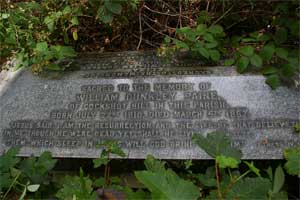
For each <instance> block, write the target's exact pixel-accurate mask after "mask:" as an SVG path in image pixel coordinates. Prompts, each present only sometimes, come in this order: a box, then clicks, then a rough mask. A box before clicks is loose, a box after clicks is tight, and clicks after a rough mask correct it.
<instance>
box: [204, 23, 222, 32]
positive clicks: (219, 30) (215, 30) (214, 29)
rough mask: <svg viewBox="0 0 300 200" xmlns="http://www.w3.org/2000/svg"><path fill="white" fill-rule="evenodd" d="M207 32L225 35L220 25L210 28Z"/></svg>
mask: <svg viewBox="0 0 300 200" xmlns="http://www.w3.org/2000/svg"><path fill="white" fill-rule="evenodd" d="M207 31H208V32H210V33H213V34H219V33H223V27H222V26H220V25H212V26H210V27H209V28H208V30H207Z"/></svg>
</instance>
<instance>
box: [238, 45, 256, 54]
mask: <svg viewBox="0 0 300 200" xmlns="http://www.w3.org/2000/svg"><path fill="white" fill-rule="evenodd" d="M239 52H240V53H241V54H243V55H244V56H247V57H250V56H252V55H253V54H254V47H252V46H244V47H242V48H240V49H239Z"/></svg>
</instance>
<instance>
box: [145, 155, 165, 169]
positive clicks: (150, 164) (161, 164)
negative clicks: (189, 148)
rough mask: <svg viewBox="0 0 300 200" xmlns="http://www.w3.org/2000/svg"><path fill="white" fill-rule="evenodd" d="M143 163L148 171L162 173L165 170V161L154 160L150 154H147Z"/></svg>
mask: <svg viewBox="0 0 300 200" xmlns="http://www.w3.org/2000/svg"><path fill="white" fill-rule="evenodd" d="M144 164H145V166H146V169H147V170H148V171H152V172H161V173H164V171H165V170H166V169H165V164H166V162H165V161H159V160H156V159H155V158H154V157H153V156H152V155H147V158H146V159H145V162H144Z"/></svg>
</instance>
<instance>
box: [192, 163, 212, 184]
mask: <svg viewBox="0 0 300 200" xmlns="http://www.w3.org/2000/svg"><path fill="white" fill-rule="evenodd" d="M195 178H197V179H198V180H199V181H200V183H201V184H203V185H204V186H206V187H216V186H217V181H216V179H215V167H214V166H211V167H208V168H207V169H206V172H205V174H195Z"/></svg>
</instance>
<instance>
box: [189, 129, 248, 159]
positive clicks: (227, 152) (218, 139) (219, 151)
mask: <svg viewBox="0 0 300 200" xmlns="http://www.w3.org/2000/svg"><path fill="white" fill-rule="evenodd" d="M193 142H195V143H196V144H197V145H198V146H199V147H200V148H201V149H203V150H204V151H205V152H206V153H207V154H208V155H210V156H211V157H213V158H216V157H217V156H220V155H223V156H227V157H233V158H235V159H240V158H241V157H242V153H241V151H240V150H237V149H235V148H233V147H232V146H231V140H230V138H229V137H228V136H226V135H225V134H224V133H222V132H212V133H209V134H207V136H206V137H204V136H202V135H201V134H194V135H193Z"/></svg>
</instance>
